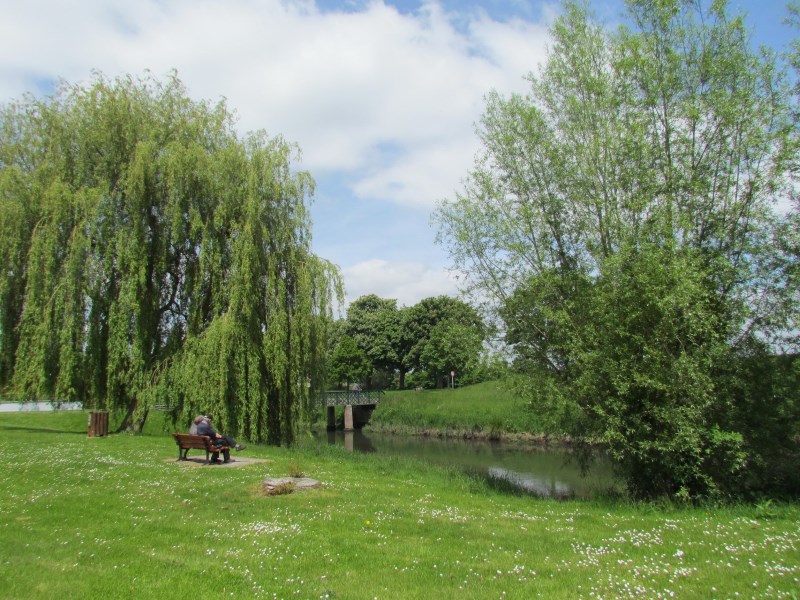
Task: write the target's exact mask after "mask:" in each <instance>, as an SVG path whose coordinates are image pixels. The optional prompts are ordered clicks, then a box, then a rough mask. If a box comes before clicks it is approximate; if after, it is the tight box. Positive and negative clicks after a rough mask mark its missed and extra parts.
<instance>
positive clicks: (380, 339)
mask: <svg viewBox="0 0 800 600" xmlns="http://www.w3.org/2000/svg"><path fill="white" fill-rule="evenodd" d="M405 314H406V313H405V310H403V309H398V308H397V300H392V299H384V298H379V297H378V296H376V295H375V294H368V295H366V296H362V297H360V298H358V299H357V300H355V301H354V302H352V303H351V304H350V306H349V307H348V309H347V321H346V324H345V326H344V329H345V331H346V332H347V333H348V334H349V335H350V336H351V337H352V338H353V339H354V340H355V342H356V343H357V344H358V346H359V347H361V348H362V349H363V351H364V352H365V353H366V355H367V357H368V358H369V360H370V361H371V363H372V368H373V369H374V370H376V371H395V370H397V371H399V372H400V376H401V379H402V377H403V375H404V374H405V371H406V364H405V355H406V347H405V346H406V343H407V338H406V335H405Z"/></svg>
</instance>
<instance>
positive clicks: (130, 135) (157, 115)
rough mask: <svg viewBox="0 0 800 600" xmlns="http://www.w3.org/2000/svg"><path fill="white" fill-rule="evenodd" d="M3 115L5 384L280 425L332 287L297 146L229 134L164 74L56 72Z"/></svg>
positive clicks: (1, 377) (306, 376)
mask: <svg viewBox="0 0 800 600" xmlns="http://www.w3.org/2000/svg"><path fill="white" fill-rule="evenodd" d="M0 127H1V128H2V136H0V203H2V205H1V206H0V262H2V264H3V265H4V268H3V270H2V272H1V273H0V386H2V389H3V390H4V392H5V393H7V394H10V395H16V396H18V397H23V398H40V399H60V400H61V399H63V400H68V399H69V400H72V399H75V400H81V401H84V402H85V403H86V405H87V406H90V407H95V408H121V409H124V410H125V411H126V412H127V418H126V419H125V426H128V427H132V428H136V427H138V426H140V425H141V424H142V422H143V420H144V419H145V418H146V416H147V411H148V410H149V408H150V407H151V406H152V405H153V403H156V402H159V403H165V404H167V405H168V406H169V407H170V409H171V410H172V414H173V416H174V417H175V419H176V420H181V421H183V422H188V419H189V417H190V416H191V415H193V414H197V413H200V412H202V413H211V414H212V415H214V417H215V418H216V420H217V422H219V423H220V424H221V426H222V427H223V428H225V429H227V430H229V431H231V432H232V433H233V434H236V435H244V436H246V437H248V438H250V439H252V440H262V441H263V440H266V441H269V442H272V443H284V442H290V441H291V440H292V439H293V437H294V432H295V430H296V427H297V424H298V420H299V418H300V417H301V415H302V413H303V411H304V410H305V408H306V407H307V404H308V402H309V398H310V397H311V395H312V394H313V393H314V392H315V390H318V389H319V388H320V387H321V385H322V381H321V379H322V376H321V372H322V371H323V369H320V368H318V366H319V364H320V363H321V361H322V360H323V359H324V350H325V346H324V344H325V341H324V340H325V335H326V330H327V327H328V325H329V323H330V322H331V321H332V316H331V305H332V303H333V301H334V299H335V297H336V295H337V294H338V295H339V296H340V295H341V284H340V279H339V274H338V269H337V268H336V267H335V266H333V265H332V264H330V263H328V262H327V261H325V260H324V259H321V258H320V257H317V256H315V255H314V254H313V253H312V252H311V250H310V240H311V233H310V229H311V227H310V220H309V211H308V207H307V201H308V199H309V198H310V196H311V195H312V194H313V190H314V182H313V180H312V178H311V177H310V176H309V175H308V174H307V173H305V172H303V171H299V170H296V169H295V168H293V166H292V161H293V158H294V156H295V155H296V154H297V150H296V148H294V147H293V146H292V145H291V144H289V143H287V142H286V141H284V140H283V139H282V138H280V137H272V138H271V137H268V136H267V135H266V134H265V133H264V132H256V133H252V134H248V135H246V136H244V137H240V135H239V134H237V133H236V131H235V129H234V122H233V117H232V114H231V112H230V111H229V110H228V108H227V107H226V105H225V103H224V102H219V103H217V104H210V103H208V102H198V101H194V100H192V99H190V97H189V96H188V93H187V91H186V89H185V88H184V86H183V84H182V83H181V82H180V80H179V79H178V78H177V76H175V75H174V74H173V75H172V76H170V77H168V78H167V79H166V80H165V81H163V82H161V81H157V80H155V79H153V78H152V77H150V76H146V77H144V78H141V79H135V78H133V77H123V78H119V79H116V80H113V81H111V80H108V79H106V78H105V77H103V76H102V75H99V74H98V75H96V76H95V77H94V79H93V81H91V82H90V83H89V84H87V85H69V84H67V83H61V84H60V85H59V86H58V88H57V89H56V91H55V93H54V94H53V95H52V96H50V97H47V98H45V99H43V100H39V99H36V98H33V97H24V98H23V99H21V100H19V101H17V102H14V103H10V104H8V105H7V106H4V107H3V108H2V112H1V113H0Z"/></svg>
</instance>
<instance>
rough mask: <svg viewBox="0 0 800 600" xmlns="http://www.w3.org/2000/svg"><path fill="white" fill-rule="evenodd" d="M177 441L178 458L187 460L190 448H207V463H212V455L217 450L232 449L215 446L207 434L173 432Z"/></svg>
mask: <svg viewBox="0 0 800 600" xmlns="http://www.w3.org/2000/svg"><path fill="white" fill-rule="evenodd" d="M172 437H174V438H175V443H176V444H178V460H187V458H186V455H187V454H188V453H189V450H205V451H206V463H208V464H210V463H211V455H212V454H214V453H215V452H222V451H223V450H230V448H228V446H215V445H214V444H213V443H212V442H211V438H210V437H208V436H207V435H192V434H191V433H173V434H172Z"/></svg>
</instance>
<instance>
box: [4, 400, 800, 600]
mask: <svg viewBox="0 0 800 600" xmlns="http://www.w3.org/2000/svg"><path fill="white" fill-rule="evenodd" d="M86 422H87V415H86V413H81V412H72V413H57V414H49V413H40V414H19V413H15V414H0V449H1V450H2V456H3V459H4V463H5V467H4V468H3V469H2V471H1V472H0V480H1V481H2V488H3V491H4V493H3V494H2V496H0V544H1V545H2V548H3V551H2V555H0V562H1V563H2V564H1V565H0V596H2V597H3V598H57V597H62V598H131V597H135V598H157V599H164V598H191V597H195V596H208V597H212V598H228V597H230V598H240V599H241V598H353V599H361V598H365V599H367V598H370V599H371V598H419V599H423V598H424V599H426V600H427V599H429V598H437V599H439V598H458V599H464V598H481V599H483V598H498V599H499V598H526V599H527V598H537V597H538V598H592V599H596V598H598V597H602V598H629V597H637V598H638V597H641V598H671V597H677V598H734V597H742V598H744V597H747V598H753V597H755V598H781V597H786V598H792V597H794V598H797V597H798V593H799V592H800V505H797V504H795V505H777V506H772V505H765V506H761V507H747V506H737V507H726V508H675V507H670V506H660V505H653V504H642V505H632V504H628V503H622V502H620V503H616V502H612V501H594V502H581V501H568V502H559V501H554V500H540V499H535V498H531V497H526V496H518V495H512V494H506V493H502V492H500V491H497V490H493V489H490V488H489V487H486V485H485V484H483V483H481V482H479V481H476V480H472V479H469V478H468V477H466V476H464V475H462V474H460V472H459V471H456V470H455V469H454V470H452V471H449V470H443V469H439V468H435V467H430V466H424V465H421V464H417V463H414V462H412V461H407V460H399V459H393V458H390V457H384V456H376V455H359V454H349V453H347V452H346V451H345V450H344V449H342V448H340V447H337V446H327V445H324V446H320V447H307V448H303V447H301V448H299V449H294V450H289V449H285V448H271V447H265V446H254V445H251V446H250V447H249V448H248V450H247V451H246V452H247V455H248V456H253V457H258V458H265V459H270V460H271V462H268V463H262V464H255V465H248V466H244V467H240V468H226V467H213V466H210V467H205V466H195V467H190V466H186V465H184V464H179V463H177V462H176V461H175V460H174V459H175V458H176V457H177V449H176V447H175V444H174V442H173V441H172V439H171V438H170V437H169V436H168V435H167V434H166V433H164V432H163V431H161V428H160V427H159V426H158V423H156V421H153V423H152V425H151V430H150V431H148V432H146V434H145V435H141V436H130V435H111V436H108V437H104V438H87V437H86ZM297 468H299V469H300V470H301V471H303V472H304V473H305V474H306V475H307V476H309V477H313V478H315V479H318V480H320V481H321V482H322V483H323V485H324V487H323V488H321V489H317V490H307V491H303V492H297V493H294V494H290V495H281V496H272V497H267V496H264V495H263V494H262V491H261V489H262V487H261V482H262V480H263V479H264V478H265V477H267V476H285V475H288V474H289V473H290V471H291V470H292V469H297Z"/></svg>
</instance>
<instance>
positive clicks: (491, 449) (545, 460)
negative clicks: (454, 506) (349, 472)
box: [319, 430, 613, 498]
mask: <svg viewBox="0 0 800 600" xmlns="http://www.w3.org/2000/svg"><path fill="white" fill-rule="evenodd" d="M319 439H320V441H322V440H323V439H324V440H326V441H327V443H329V444H338V445H341V446H344V447H345V448H347V449H348V450H350V451H353V452H378V453H380V454H391V455H396V456H408V457H413V458H417V459H422V460H426V461H428V462H431V463H434V464H439V465H445V466H451V467H459V468H461V469H463V470H464V471H467V472H470V473H473V474H479V475H482V476H483V477H486V478H487V479H488V480H490V481H494V482H500V483H502V484H503V485H506V486H508V487H512V488H516V489H518V490H520V491H523V492H525V493H530V494H534V495H537V496H546V497H553V498H571V497H578V498H586V497H588V496H591V495H592V494H593V493H596V492H598V491H605V490H607V489H609V488H610V487H611V486H612V483H613V479H612V474H611V467H610V464H609V463H608V461H606V460H603V459H602V458H598V460H597V461H596V464H594V465H593V468H592V470H591V473H590V474H589V475H588V476H586V477H584V476H583V475H582V474H581V471H580V468H579V466H578V465H577V464H576V462H575V461H574V460H573V457H572V455H571V453H570V451H569V450H568V449H565V448H561V447H553V446H548V447H538V446H530V445H520V444H511V443H503V442H496V441H495V442H490V441H475V440H464V439H441V438H433V437H421V436H402V435H391V434H382V433H374V432H368V433H365V432H364V431H363V430H361V431H359V430H356V431H348V432H344V431H328V432H324V433H323V434H321V435H320V437H319Z"/></svg>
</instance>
